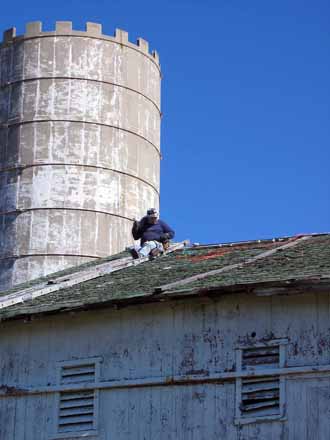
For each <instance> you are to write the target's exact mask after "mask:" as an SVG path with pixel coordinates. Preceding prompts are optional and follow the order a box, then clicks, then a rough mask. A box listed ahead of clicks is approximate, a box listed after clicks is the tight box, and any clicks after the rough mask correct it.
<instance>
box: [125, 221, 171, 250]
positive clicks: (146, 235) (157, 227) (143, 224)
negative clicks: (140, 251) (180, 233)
mask: <svg viewBox="0 0 330 440" xmlns="http://www.w3.org/2000/svg"><path fill="white" fill-rule="evenodd" d="M132 235H133V238H134V240H138V239H139V238H141V246H142V245H143V243H145V242H146V241H151V240H155V241H159V242H160V243H163V242H164V241H168V240H170V239H171V238H173V237H174V231H173V229H171V228H170V227H169V226H168V225H167V224H166V223H165V222H163V221H162V220H157V222H156V223H155V224H152V223H149V222H148V217H147V216H146V217H143V218H142V219H141V220H140V221H139V222H138V221H135V222H134V224H133V228H132Z"/></svg>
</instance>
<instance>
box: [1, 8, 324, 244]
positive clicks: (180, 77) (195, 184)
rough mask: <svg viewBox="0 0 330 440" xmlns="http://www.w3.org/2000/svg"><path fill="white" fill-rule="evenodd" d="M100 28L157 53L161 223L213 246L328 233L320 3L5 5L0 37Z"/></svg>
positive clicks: (184, 235) (322, 30) (322, 36)
mask: <svg viewBox="0 0 330 440" xmlns="http://www.w3.org/2000/svg"><path fill="white" fill-rule="evenodd" d="M34 20H41V21H43V23H44V27H45V29H48V30H51V29H53V27H54V23H55V21H56V20H72V21H73V22H74V28H75V29H84V24H85V22H86V21H96V22H100V23H102V24H103V29H104V33H105V34H109V35H112V34H113V31H114V29H115V28H116V27H119V28H122V29H125V30H127V31H128V32H129V35H130V40H131V41H135V40H136V38H137V37H139V36H141V37H143V38H145V39H147V40H148V41H149V42H150V45H151V48H155V49H157V51H158V52H159V53H160V60H161V65H162V72H163V76H164V78H163V87H162V111H163V114H164V117H163V121H162V153H163V160H162V177H161V214H162V217H163V218H164V220H166V221H167V222H168V223H169V224H170V225H171V226H173V227H174V228H175V229H176V232H177V236H176V238H177V239H180V240H181V239H185V238H189V239H190V240H191V241H193V242H201V243H216V242H227V241H238V240H250V239H259V238H271V237H278V236H284V235H293V234H296V233H306V232H326V231H329V230H330V202H329V199H330V177H329V174H330V173H329V169H330V124H329V120H330V104H329V103H330V80H329V78H330V50H329V48H330V30H329V29H330V28H329V22H330V3H329V1H328V0H318V1H315V0H309V1H304V0H299V1H298V0H277V1H276V2H271V1H265V0H250V1H247V0H237V1H235V0H231V1H230V0H204V1H197V0H195V1H188V0H163V1H156V0H153V1H143V0H140V1H132V0H126V1H121V0H117V1H111V0H103V1H94V2H92V1H84V0H79V1H78V0H73V1H64V0H57V1H56V2H45V1H43V2H42V1H39V0H31V1H29V2H26V1H24V2H23V1H21V0H18V1H15V2H11V3H10V2H5V4H4V5H2V7H1V17H0V25H1V26H0V27H1V29H2V30H4V29H6V28H9V27H12V26H16V27H17V31H18V33H22V32H24V26H25V23H26V22H28V21H34Z"/></svg>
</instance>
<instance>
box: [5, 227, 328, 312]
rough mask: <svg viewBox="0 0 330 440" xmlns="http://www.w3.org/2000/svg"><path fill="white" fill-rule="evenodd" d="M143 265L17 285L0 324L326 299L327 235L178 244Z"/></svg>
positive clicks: (122, 262) (92, 268)
mask: <svg viewBox="0 0 330 440" xmlns="http://www.w3.org/2000/svg"><path fill="white" fill-rule="evenodd" d="M175 249H176V250H175ZM128 263H129V264H128ZM140 263H141V264H138V265H136V264H135V263H134V262H133V261H132V260H131V258H130V257H129V254H128V253H127V252H123V253H121V254H117V255H115V256H112V257H109V258H106V259H102V260H98V261H97V262H92V263H88V264H84V265H81V266H78V267H75V268H72V269H70V270H66V271H62V272H59V273H57V274H52V275H50V276H48V277H45V278H42V279H38V280H34V281H33V282H31V283H25V284H22V285H19V286H16V287H15V288H13V289H11V290H9V291H7V292H2V293H0V304H1V305H2V306H1V307H0V320H7V319H13V318H16V319H17V318H23V317H24V318H29V317H31V316H32V315H36V314H45V313H60V312H65V311H72V310H86V309H91V308H99V307H106V306H110V305H117V306H121V305H125V304H129V303H132V302H134V303H136V302H140V303H143V302H150V301H164V300H166V299H169V298H170V299H172V298H173V297H178V298H186V297H191V296H196V295H219V294H228V293H231V294H233V293H236V292H245V293H250V294H257V295H269V294H288V293H299V292H305V291H306V287H308V289H309V290H313V291H322V290H324V291H327V292H329V286H330V234H312V235H302V236H295V237H286V238H279V239H272V240H258V241H251V242H240V243H227V244H215V245H195V246H194V245H193V246H185V247H183V245H180V246H178V245H176V247H174V248H173V249H172V252H170V253H168V254H167V255H164V256H162V257H159V258H157V259H155V260H153V261H143V262H140ZM127 266H129V267H127ZM104 267H107V268H108V269H107V271H104V270H103V268H104ZM109 267H110V268H111V267H116V269H115V270H116V271H114V272H110V273H109ZM86 274H88V276H86ZM70 277H71V280H72V279H73V280H74V282H73V283H72V282H71V284H70V282H69V284H68V281H69V280H70ZM79 277H80V278H79ZM54 286H55V287H54ZM42 289H43V290H42ZM47 289H48V290H47ZM26 292H27V293H28V296H27V294H26ZM38 292H39V293H38ZM40 292H42V293H40ZM24 295H25V296H24ZM11 298H14V299H15V298H16V300H15V301H13V302H12V303H11V302H10V301H11ZM6 301H7V302H6ZM11 304H12V305H11Z"/></svg>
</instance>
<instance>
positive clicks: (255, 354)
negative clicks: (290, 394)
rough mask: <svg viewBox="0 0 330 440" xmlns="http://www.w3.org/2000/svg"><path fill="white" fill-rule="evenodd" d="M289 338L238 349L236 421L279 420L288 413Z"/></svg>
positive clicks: (240, 422) (239, 422) (241, 422)
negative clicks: (284, 369)
mask: <svg viewBox="0 0 330 440" xmlns="http://www.w3.org/2000/svg"><path fill="white" fill-rule="evenodd" d="M286 343H287V341H286V340H273V341H269V342H267V343H262V344H255V345H252V346H245V347H240V348H239V349H238V350H237V358H236V361H237V372H238V373H239V374H238V377H237V379H236V423H238V424H243V423H255V422H258V421H267V420H276V419H280V418H282V417H283V416H284V391H285V389H284V378H282V377H281V374H280V368H282V367H284V366H285V347H286Z"/></svg>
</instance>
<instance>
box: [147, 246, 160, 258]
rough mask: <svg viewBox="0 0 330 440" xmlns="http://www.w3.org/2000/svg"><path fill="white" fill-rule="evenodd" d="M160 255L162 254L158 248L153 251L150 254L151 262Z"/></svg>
mask: <svg viewBox="0 0 330 440" xmlns="http://www.w3.org/2000/svg"><path fill="white" fill-rule="evenodd" d="M159 254H160V250H159V249H158V248H155V249H152V250H151V251H150V254H149V258H150V260H153V259H154V258H156V257H158V255H159Z"/></svg>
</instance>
